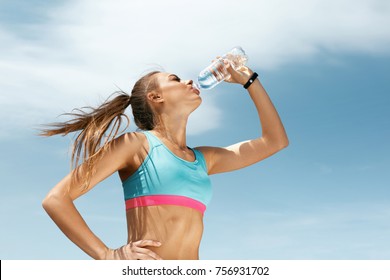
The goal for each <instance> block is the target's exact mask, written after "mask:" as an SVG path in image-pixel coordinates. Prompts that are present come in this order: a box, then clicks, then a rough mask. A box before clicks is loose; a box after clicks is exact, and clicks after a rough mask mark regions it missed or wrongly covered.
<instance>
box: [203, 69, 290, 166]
mask: <svg viewBox="0 0 390 280" xmlns="http://www.w3.org/2000/svg"><path fill="white" fill-rule="evenodd" d="M228 71H229V72H230V74H231V76H232V77H231V78H230V79H229V80H228V82H232V83H239V84H241V85H244V84H245V83H246V82H247V81H248V80H249V78H250V77H251V76H252V74H253V72H252V70H250V69H249V68H247V67H242V68H241V69H240V70H239V71H235V70H234V69H233V68H231V67H230V66H229V65H228ZM248 92H249V95H250V97H251V99H252V100H253V103H254V104H255V106H256V109H257V112H258V115H259V118H260V124H261V126H260V127H259V128H258V129H259V137H258V138H255V139H252V140H248V141H243V142H240V143H237V144H234V145H231V146H228V147H224V148H223V147H198V149H199V150H201V151H202V152H203V154H204V156H205V159H206V162H207V165H208V173H209V174H216V173H222V172H228V171H232V170H237V169H240V168H243V167H246V166H249V165H252V164H254V163H256V162H259V161H261V160H263V159H265V158H267V157H269V156H271V155H273V154H275V153H276V152H278V151H280V150H281V149H283V148H285V147H287V146H288V138H287V134H286V132H285V129H284V127H283V124H282V122H281V120H280V117H279V114H278V112H277V111H276V109H275V107H274V105H273V104H272V101H271V99H270V98H269V96H268V94H267V92H266V91H265V89H264V88H263V86H262V84H261V83H260V80H259V79H256V80H255V81H254V82H253V84H252V85H250V86H249V88H248Z"/></svg>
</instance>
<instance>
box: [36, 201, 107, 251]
mask: <svg viewBox="0 0 390 280" xmlns="http://www.w3.org/2000/svg"><path fill="white" fill-rule="evenodd" d="M42 206H43V208H44V209H45V210H46V212H47V213H48V214H49V216H50V217H51V218H52V219H53V221H54V222H55V223H56V224H57V226H58V227H59V228H60V229H61V231H62V232H63V233H64V234H65V235H66V236H67V237H68V238H69V239H70V240H71V241H72V242H73V243H75V244H76V245H77V246H78V247H80V248H81V249H82V250H83V251H84V252H85V253H87V254H88V255H89V256H91V257H92V258H93V259H102V258H104V257H105V254H106V252H107V250H108V248H107V247H106V245H105V244H104V243H103V242H102V241H101V240H100V239H99V238H98V237H97V236H96V235H95V234H93V232H92V231H91V230H90V229H89V227H88V225H87V224H86V223H85V221H84V219H83V218H82V217H81V215H80V213H79V212H78V211H77V209H76V207H75V205H74V203H73V201H72V200H71V198H70V197H67V196H58V195H55V194H49V195H48V196H47V197H46V198H45V200H44V201H43V203H42Z"/></svg>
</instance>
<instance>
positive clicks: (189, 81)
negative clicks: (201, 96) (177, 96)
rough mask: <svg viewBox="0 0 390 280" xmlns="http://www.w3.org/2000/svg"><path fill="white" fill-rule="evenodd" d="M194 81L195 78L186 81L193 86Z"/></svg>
mask: <svg viewBox="0 0 390 280" xmlns="http://www.w3.org/2000/svg"><path fill="white" fill-rule="evenodd" d="M193 83H194V81H193V80H187V81H186V85H191V86H192V84H193Z"/></svg>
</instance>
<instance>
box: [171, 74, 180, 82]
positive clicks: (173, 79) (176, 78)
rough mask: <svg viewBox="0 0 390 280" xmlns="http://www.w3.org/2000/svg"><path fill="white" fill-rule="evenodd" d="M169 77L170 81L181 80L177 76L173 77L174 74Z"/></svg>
mask: <svg viewBox="0 0 390 280" xmlns="http://www.w3.org/2000/svg"><path fill="white" fill-rule="evenodd" d="M169 76H170V77H172V81H177V82H180V81H181V79H180V78H179V77H178V76H176V75H174V74H171V75H169Z"/></svg>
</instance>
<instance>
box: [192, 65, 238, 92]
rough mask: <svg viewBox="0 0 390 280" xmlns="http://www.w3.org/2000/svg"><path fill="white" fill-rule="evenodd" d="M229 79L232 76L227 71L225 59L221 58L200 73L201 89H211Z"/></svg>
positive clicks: (199, 82) (199, 83)
mask: <svg viewBox="0 0 390 280" xmlns="http://www.w3.org/2000/svg"><path fill="white" fill-rule="evenodd" d="M229 77H230V74H229V72H227V71H226V68H225V65H224V62H223V59H222V58H220V59H218V60H216V61H214V63H212V64H211V65H210V66H209V67H207V68H206V69H204V70H203V71H201V72H200V73H199V76H198V85H199V86H200V88H201V89H211V88H213V87H215V86H216V85H217V84H218V83H219V82H220V81H222V80H224V79H227V78H229Z"/></svg>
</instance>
